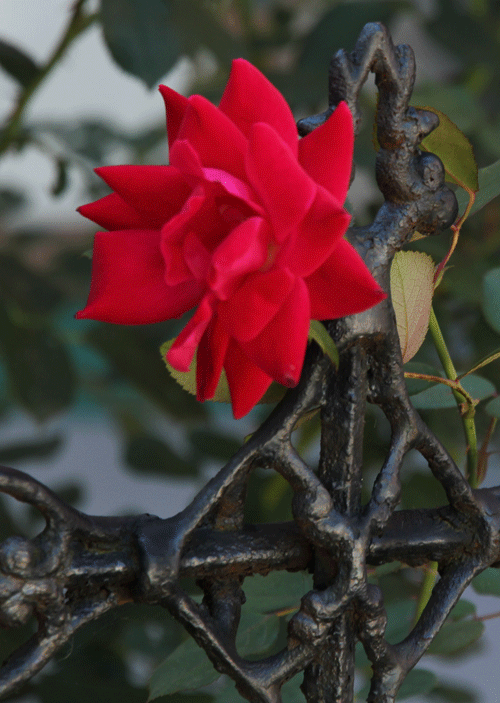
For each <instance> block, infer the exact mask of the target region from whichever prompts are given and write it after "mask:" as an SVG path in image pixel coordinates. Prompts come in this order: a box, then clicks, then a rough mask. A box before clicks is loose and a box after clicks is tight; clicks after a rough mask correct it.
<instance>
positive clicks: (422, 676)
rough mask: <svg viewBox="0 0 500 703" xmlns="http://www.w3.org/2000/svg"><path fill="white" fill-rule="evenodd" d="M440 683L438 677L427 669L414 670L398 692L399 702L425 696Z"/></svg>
mask: <svg viewBox="0 0 500 703" xmlns="http://www.w3.org/2000/svg"><path fill="white" fill-rule="evenodd" d="M437 683H438V677H437V676H436V674H435V673H434V672H433V671H428V670H427V669H412V670H411V671H410V673H409V674H408V675H407V677H406V678H405V680H404V681H403V684H402V686H401V688H400V689H399V692H398V696H397V698H398V700H399V701H403V700H405V699H406V698H411V697H412V696H418V695H420V696H425V695H426V694H427V693H429V692H430V691H432V689H433V688H435V687H436V685H437Z"/></svg>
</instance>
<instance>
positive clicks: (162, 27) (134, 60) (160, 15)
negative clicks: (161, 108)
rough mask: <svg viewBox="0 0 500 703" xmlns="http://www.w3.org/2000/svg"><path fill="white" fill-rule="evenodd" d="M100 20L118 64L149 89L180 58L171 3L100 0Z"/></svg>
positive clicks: (148, 0) (150, 0)
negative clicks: (139, 79)
mask: <svg viewBox="0 0 500 703" xmlns="http://www.w3.org/2000/svg"><path fill="white" fill-rule="evenodd" d="M101 18H102V25H103V30H104V39H105V40H106V43H107V45H108V48H109V50H110V51H111V54H112V56H113V58H114V59H115V61H116V62H117V64H118V65H119V66H121V68H123V70H124V71H127V72H128V73H132V74H133V75H134V76H137V77H138V78H141V79H142V80H143V81H144V82H145V83H146V84H147V85H148V86H149V87H150V88H151V87H152V86H154V85H155V84H156V83H157V82H158V80H159V79H160V78H161V77H162V76H164V75H165V74H166V73H168V71H169V70H170V69H171V68H172V66H173V65H174V64H175V62H176V61H177V59H178V57H179V56H180V53H181V43H180V41H179V38H178V35H177V32H176V29H175V27H174V26H173V24H172V2H171V0H141V2H137V1H136V0H101Z"/></svg>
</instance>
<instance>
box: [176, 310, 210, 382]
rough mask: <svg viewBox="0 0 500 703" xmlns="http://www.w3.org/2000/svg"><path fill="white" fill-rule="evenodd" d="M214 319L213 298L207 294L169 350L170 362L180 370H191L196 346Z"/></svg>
mask: <svg viewBox="0 0 500 703" xmlns="http://www.w3.org/2000/svg"><path fill="white" fill-rule="evenodd" d="M211 319H212V304H211V299H210V298H209V297H208V296H205V297H204V298H203V300H202V301H201V303H200V304H199V305H198V307H197V309H196V312H195V314H194V315H193V317H192V318H191V319H190V320H189V322H188V323H187V325H186V326H185V327H184V329H183V330H182V332H181V333H180V334H179V336H178V337H177V339H176V340H175V342H174V343H173V344H172V346H171V347H170V349H169V350H168V352H167V361H168V363H169V364H170V365H171V366H173V367H174V369H177V370H178V371H183V372H186V371H189V367H190V366H191V362H192V361H193V357H194V353H195V351H196V347H197V346H198V345H199V343H200V340H201V338H202V337H203V334H204V332H205V330H206V329H207V327H208V324H209V322H210V320H211Z"/></svg>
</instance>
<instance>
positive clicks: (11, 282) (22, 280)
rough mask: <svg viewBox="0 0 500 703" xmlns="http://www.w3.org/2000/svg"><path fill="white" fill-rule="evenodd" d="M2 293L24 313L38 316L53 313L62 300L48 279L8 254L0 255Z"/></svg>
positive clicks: (5, 298) (0, 286) (0, 289)
mask: <svg viewBox="0 0 500 703" xmlns="http://www.w3.org/2000/svg"><path fill="white" fill-rule="evenodd" d="M0 293H1V295H2V298H3V299H4V300H9V301H12V302H14V303H15V304H16V305H18V306H19V307H20V308H21V309H22V311H23V312H27V313H36V314H46V313H49V312H51V311H52V310H53V309H54V308H55V307H56V305H58V304H59V303H60V302H61V299H62V296H61V293H60V292H59V291H58V290H57V288H55V287H54V286H53V285H52V284H51V283H49V282H48V281H47V279H46V278H44V277H43V276H41V275H40V274H39V273H36V272H35V271H32V270H31V269H29V268H27V267H26V266H25V265H24V264H23V263H22V262H21V261H19V259H18V258H16V257H15V256H12V255H10V254H7V253H4V254H0Z"/></svg>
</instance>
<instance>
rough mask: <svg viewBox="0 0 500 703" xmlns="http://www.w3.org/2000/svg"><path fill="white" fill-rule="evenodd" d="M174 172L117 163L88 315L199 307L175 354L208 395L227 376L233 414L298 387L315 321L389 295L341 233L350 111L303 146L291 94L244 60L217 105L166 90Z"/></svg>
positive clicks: (127, 319)
mask: <svg viewBox="0 0 500 703" xmlns="http://www.w3.org/2000/svg"><path fill="white" fill-rule="evenodd" d="M160 91H161V93H162V95H163V98H164V100H165V103H166V108H167V130H168V141H169V147H170V166H108V167H104V168H100V169H97V173H98V175H99V176H100V177H101V178H103V179H104V180H105V181H106V183H107V184H108V185H109V186H110V187H111V188H112V189H113V191H114V192H113V193H112V194H110V195H107V196H106V197H104V198H101V199H100V200H97V201H96V202H94V203H90V204H88V205H84V206H83V207H81V208H80V212H81V213H82V214H83V215H85V217H88V218H90V219H91V220H93V221H94V222H96V223H97V224H98V225H100V226H102V227H105V228H106V229H108V230H109V232H98V233H97V234H96V238H95V243H94V256H93V265H92V285H91V289H90V295H89V300H88V303H87V306H86V307H85V309H84V310H82V311H81V312H79V313H78V314H77V317H79V318H92V319H95V320H103V321H104V322H114V323H120V324H129V325H130V324H142V323H152V322H159V321H162V320H168V319H170V318H174V317H179V316H180V315H182V314H184V313H185V312H187V311H188V310H190V309H191V308H194V307H196V311H195V313H194V315H193V317H192V318H191V319H190V321H189V322H188V323H187V324H186V326H185V327H184V329H183V330H182V332H181V333H180V334H179V336H178V337H177V339H176V341H175V342H174V344H173V346H172V347H171V349H170V351H169V352H168V354H167V359H168V362H169V363H170V364H171V365H172V366H173V367H174V368H176V369H178V370H179V371H187V370H188V368H189V366H190V363H191V361H192V359H193V356H194V354H195V352H196V353H197V396H198V399H199V400H208V399H210V398H211V397H212V396H213V394H214V391H215V388H216V386H217V383H218V381H219V377H220V374H221V371H222V369H224V370H225V372H226V375H227V380H228V384H229V389H230V392H231V399H232V404H233V413H234V416H235V417H236V418H239V417H242V416H243V415H245V414H246V413H247V412H248V411H249V410H251V408H253V406H254V405H255V404H256V403H257V402H258V401H259V400H260V398H261V397H262V395H263V394H264V393H265V391H266V390H267V388H268V387H269V385H270V383H271V381H272V380H273V379H274V380H276V381H278V382H279V383H281V384H284V385H285V386H294V385H296V384H297V382H298V380H299V377H300V373H301V370H302V365H303V361H304V354H305V349H306V344H307V338H308V330H309V324H310V320H311V319H314V320H326V319H332V318H337V317H343V316H344V315H350V314H353V313H357V312H361V311H362V310H366V309H367V308H369V307H371V306H373V305H375V304H376V303H378V302H379V301H380V300H382V299H383V298H384V297H385V293H384V292H383V291H382V290H381V289H380V287H379V286H378V285H377V283H376V282H375V280H374V279H373V277H372V276H371V274H370V272H369V271H368V269H367V268H366V266H365V264H364V263H363V261H362V260H361V258H360V257H359V255H358V254H357V253H356V251H355V250H354V249H353V247H352V246H351V245H350V244H349V243H348V242H347V241H346V240H345V239H344V238H343V236H344V233H345V231H346V229H347V226H348V224H349V219H350V218H349V215H348V213H347V212H346V211H345V210H344V209H343V203H344V200H345V197H346V194H347V189H348V186H349V178H350V173H351V162H352V152H353V124H352V117H351V113H350V111H349V109H348V107H347V105H346V104H345V103H341V104H340V105H339V106H338V107H337V109H336V110H335V112H334V113H333V114H332V115H331V117H330V118H329V119H328V120H327V122H326V123H325V124H324V125H322V126H321V127H318V128H317V129H315V130H314V131H313V132H312V133H311V134H309V135H307V136H306V137H304V138H303V139H301V140H299V139H298V137H297V128H296V126H295V121H294V118H293V115H292V112H291V110H290V108H289V107H288V105H287V103H286V102H285V99H284V98H283V96H282V95H281V94H280V93H279V92H278V91H277V90H276V88H274V86H272V85H271V83H269V81H268V80H267V79H266V78H265V77H264V76H263V75H262V74H261V73H260V72H259V71H258V70H257V69H256V68H255V67H254V66H252V65H251V64H249V63H248V62H247V61H244V60H243V59H237V60H236V61H234V62H233V66H232V70H231V75H230V78H229V82H228V84H227V86H226V89H225V91H224V94H223V96H222V100H221V102H220V105H219V107H218V108H217V107H215V106H214V105H212V103H210V102H209V101H208V100H206V99H205V98H203V97H202V96H201V95H193V96H192V97H190V98H185V97H183V96H182V95H179V94H178V93H176V92H175V91H173V90H171V89H170V88H167V87H166V86H161V87H160Z"/></svg>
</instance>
